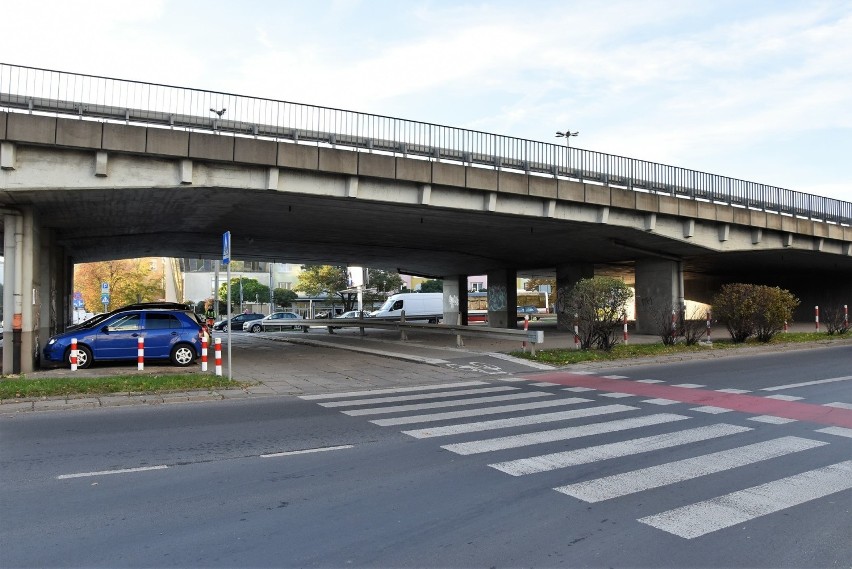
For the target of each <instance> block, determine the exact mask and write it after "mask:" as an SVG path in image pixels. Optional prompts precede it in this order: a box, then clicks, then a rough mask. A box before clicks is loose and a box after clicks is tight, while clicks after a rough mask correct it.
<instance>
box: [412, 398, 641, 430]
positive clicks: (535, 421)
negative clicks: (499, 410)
mask: <svg viewBox="0 0 852 569" xmlns="http://www.w3.org/2000/svg"><path fill="white" fill-rule="evenodd" d="M578 401H588V399H579V400H578ZM636 410H638V407H630V406H629V405H605V406H603V407H586V408H583V409H572V410H571V411H559V412H557V413H541V414H538V415H525V416H523V417H512V418H510V419H495V420H493V421H478V422H475V423H461V424H458V425H446V426H444V427H431V428H426V429H417V430H413V431H402V432H403V433H405V434H406V435H410V436H412V437H414V438H416V439H427V438H431V437H444V436H447V435H458V434H462V433H477V432H481V431H489V430H493V429H504V428H506V427H520V426H524V425H540V424H542V423H552V422H554V421H568V420H570V419H579V418H582V417H596V416H598V415H608V414H610V413H621V412H624V411H636Z"/></svg>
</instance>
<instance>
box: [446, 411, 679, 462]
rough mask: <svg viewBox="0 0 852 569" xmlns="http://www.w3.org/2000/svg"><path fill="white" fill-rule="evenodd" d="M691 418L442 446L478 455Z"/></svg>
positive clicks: (664, 416)
mask: <svg viewBox="0 0 852 569" xmlns="http://www.w3.org/2000/svg"><path fill="white" fill-rule="evenodd" d="M689 418H690V417H686V416H684V415H674V414H672V413H659V414H657V415H647V416H644V417H633V418H630V419H619V420H616V421H609V422H606V423H592V424H591V425H579V426H576V427H565V428H563V429H553V430H550V431H539V432H536V433H525V434H522V435H512V436H508V437H498V438H495V439H484V440H479V441H470V442H466V443H456V444H450V445H443V446H442V447H441V448H443V449H445V450H448V451H450V452H454V453H456V454H463V455H467V454H478V453H482V452H491V451H495V450H505V449H510V448H518V447H523V446H529V445H536V444H541V443H552V442H554V441H564V440H568V439H575V438H579V437H588V436H592V435H600V434H603V433H615V432H617V431H625V430H628V429H637V428H639V427H648V426H651V425H661V424H663V423H671V422H673V421H683V420H686V419H689Z"/></svg>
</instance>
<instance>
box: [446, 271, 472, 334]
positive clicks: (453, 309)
mask: <svg viewBox="0 0 852 569" xmlns="http://www.w3.org/2000/svg"><path fill="white" fill-rule="evenodd" d="M467 300H468V299H467V275H451V276H445V277H444V324H459V323H461V324H463V325H465V326H466V325H467Z"/></svg>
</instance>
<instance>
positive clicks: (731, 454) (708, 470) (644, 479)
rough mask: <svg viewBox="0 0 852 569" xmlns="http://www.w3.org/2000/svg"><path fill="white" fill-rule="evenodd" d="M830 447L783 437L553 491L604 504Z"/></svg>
mask: <svg viewBox="0 0 852 569" xmlns="http://www.w3.org/2000/svg"><path fill="white" fill-rule="evenodd" d="M827 444H828V443H824V442H821V441H814V440H810V439H803V438H799V437H781V438H778V439H774V440H771V441H763V442H759V443H755V444H751V445H746V446H742V447H739V448H734V449H730V450H723V451H719V452H714V453H710V454H705V455H703V456H696V457H694V458H687V459H684V460H677V461H674V462H668V463H666V464H661V465H659V466H651V467H649V468H640V469H639V470H633V471H631V472H624V473H622V474H615V475H612V476H605V477H603V478H598V479H596V480H588V481H585V482H578V483H576V484H568V485H566V486H560V487H559V488H554V490H556V491H557V492H562V493H563V494H568V495H569V496H573V497H574V498H578V499H580V500H583V501H584V502H602V501H603V500H611V499H612V498H618V497H620V496H627V495H628V494H635V493H636V492H642V491H643V490H650V489H651V488H660V487H662V486H668V485H670V484H675V483H677V482H683V481H685V480H692V479H694V478H699V477H701V476H708V475H710V474H715V473H717V472H723V471H725V470H730V469H732V468H737V467H739V466H745V465H747V464H754V463H757V462H761V461H763V460H769V459H772V458H777V457H779V456H785V455H788V454H792V453H794V452H801V451H804V450H809V449H812V448H816V447H820V446H825V445H827Z"/></svg>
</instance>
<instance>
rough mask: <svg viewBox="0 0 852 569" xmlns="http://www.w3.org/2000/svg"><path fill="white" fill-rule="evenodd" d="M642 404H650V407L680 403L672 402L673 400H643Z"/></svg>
mask: <svg viewBox="0 0 852 569" xmlns="http://www.w3.org/2000/svg"><path fill="white" fill-rule="evenodd" d="M642 403H650V404H651V405H674V404H675V403H680V401H674V400H673V399H659V398H657V399H645V400H643V401H642Z"/></svg>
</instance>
